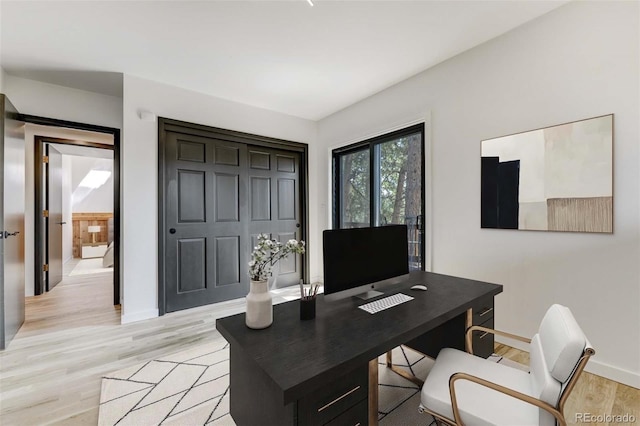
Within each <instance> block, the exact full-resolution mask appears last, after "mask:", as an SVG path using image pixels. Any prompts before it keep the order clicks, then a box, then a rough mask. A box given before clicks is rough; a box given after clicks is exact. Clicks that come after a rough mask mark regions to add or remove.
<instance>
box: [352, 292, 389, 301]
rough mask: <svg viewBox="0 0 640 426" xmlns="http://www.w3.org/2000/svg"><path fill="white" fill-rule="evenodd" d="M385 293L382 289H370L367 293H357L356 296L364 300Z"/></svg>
mask: <svg viewBox="0 0 640 426" xmlns="http://www.w3.org/2000/svg"><path fill="white" fill-rule="evenodd" d="M383 294H384V293H382V292H381V291H375V290H369V291H367V292H365V293H360V294H356V295H355V296H354V297H357V298H358V299H362V300H369V299H373V298H374V297H378V296H382V295H383Z"/></svg>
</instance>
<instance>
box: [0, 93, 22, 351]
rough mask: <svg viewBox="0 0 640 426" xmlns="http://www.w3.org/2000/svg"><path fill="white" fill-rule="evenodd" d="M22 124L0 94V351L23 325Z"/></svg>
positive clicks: (10, 105)
mask: <svg viewBox="0 0 640 426" xmlns="http://www.w3.org/2000/svg"><path fill="white" fill-rule="evenodd" d="M24 155H25V149H24V123H23V122H20V121H18V112H17V111H16V109H15V108H14V106H13V105H12V104H11V102H9V99H7V98H6V96H5V95H2V94H0V232H1V233H2V238H0V349H4V348H5V347H6V346H7V345H8V344H9V342H10V341H11V339H13V337H14V336H15V335H16V333H17V332H18V330H19V329H20V326H21V325H22V323H23V322H24V194H25V192H24V190H25V187H24V174H25V169H24V165H25V163H24Z"/></svg>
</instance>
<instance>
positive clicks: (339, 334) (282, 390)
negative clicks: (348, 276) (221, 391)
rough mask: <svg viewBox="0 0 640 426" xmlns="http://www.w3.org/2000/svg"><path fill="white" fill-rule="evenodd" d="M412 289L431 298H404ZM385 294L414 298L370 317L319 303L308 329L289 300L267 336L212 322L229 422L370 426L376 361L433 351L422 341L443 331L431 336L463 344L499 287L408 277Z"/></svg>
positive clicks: (353, 306)
mask: <svg viewBox="0 0 640 426" xmlns="http://www.w3.org/2000/svg"><path fill="white" fill-rule="evenodd" d="M418 283H422V284H425V285H426V286H427V287H428V290H427V291H415V290H410V287H411V286H412V285H414V284H418ZM382 291H384V292H385V295H384V296H382V297H385V296H389V295H391V294H394V293H398V292H403V293H405V294H408V295H410V296H412V297H414V298H415V299H414V300H411V301H409V302H406V303H403V304H401V305H398V306H395V307H393V308H390V309H387V310H384V311H382V312H379V313H377V314H373V315H371V314H368V313H366V312H364V311H363V310H361V309H357V306H359V305H361V304H364V303H367V302H365V301H362V300H359V299H355V298H348V299H344V300H340V301H336V302H325V300H324V297H323V296H319V297H318V300H317V306H316V318H315V319H314V320H309V321H300V317H299V303H298V301H292V302H288V303H283V304H280V305H276V306H274V310H273V325H272V326H271V327H269V328H267V329H264V330H251V329H249V328H247V327H246V326H245V314H238V315H234V316H230V317H226V318H222V319H218V320H217V321H216V328H217V329H218V331H220V333H221V334H222V335H223V336H224V337H225V339H227V341H228V342H229V344H230V411H231V416H232V417H233V419H234V420H235V422H236V423H237V424H238V425H241V426H242V425H260V426H263V425H278V426H282V425H298V424H300V425H308V424H332V423H333V422H335V423H336V424H347V423H350V424H357V423H360V424H362V425H364V424H367V423H368V424H369V425H376V424H377V420H378V418H377V407H378V400H377V394H378V388H377V381H378V380H377V379H378V365H377V358H378V356H379V355H382V354H384V353H386V352H387V351H389V350H391V349H393V348H394V347H396V346H398V345H400V344H404V343H407V342H414V343H417V345H418V346H419V345H420V344H423V345H425V346H429V345H430V344H431V343H432V342H431V343H430V342H427V343H425V342H424V340H427V341H429V340H433V339H432V338H430V337H429V336H430V334H431V335H433V333H434V332H437V331H438V330H439V329H440V328H441V327H445V328H447V332H446V333H436V335H438V334H445V335H451V334H452V332H453V334H455V335H456V336H457V338H459V340H458V341H461V342H462V341H463V336H464V331H465V327H466V326H469V325H471V324H472V323H474V322H475V323H477V322H478V321H474V316H476V317H477V316H478V315H479V313H478V312H474V311H473V309H474V307H475V308H476V309H477V306H478V303H480V302H483V301H486V300H487V299H490V300H491V302H493V297H494V296H495V295H497V294H499V293H501V292H502V286H501V285H497V284H490V283H485V282H480V281H473V280H467V279H463V278H457V277H451V276H447V275H440V274H433V273H429V272H412V273H411V274H410V276H409V278H406V279H402V280H398V281H397V282H396V283H392V284H389V286H387V287H386V288H382ZM425 336H426V337H425ZM421 337H424V338H423V341H422V342H421V340H420V338H421ZM436 345H437V342H436ZM431 346H433V345H432V344H431ZM430 350H433V348H431V349H430ZM438 350H439V349H438ZM366 413H368V417H369V418H368V420H367V414H366ZM363 416H364V418H363Z"/></svg>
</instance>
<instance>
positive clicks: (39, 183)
mask: <svg viewBox="0 0 640 426" xmlns="http://www.w3.org/2000/svg"><path fill="white" fill-rule="evenodd" d="M24 119H25V122H27V123H32V124H35V125H36V126H33V127H34V128H37V129H38V130H37V131H36V132H35V133H33V134H34V135H35V136H33V140H34V190H35V191H34V192H35V199H34V211H35V212H37V214H36V215H34V216H35V220H34V254H35V256H34V261H35V262H34V269H33V271H34V272H33V273H34V275H33V276H34V293H33V294H34V295H41V294H44V293H46V292H47V291H49V290H51V289H53V288H54V287H55V286H56V285H57V284H58V283H59V282H60V278H61V277H62V276H63V275H64V274H67V275H68V274H69V273H71V272H73V270H74V269H75V268H69V266H70V265H73V266H75V267H77V266H79V265H78V264H79V263H80V262H81V261H82V260H84V259H82V256H83V250H84V256H85V257H87V258H88V256H97V254H96V253H97V252H98V251H103V252H104V253H100V256H102V257H104V256H105V255H107V251H109V252H110V253H109V254H108V256H109V257H110V258H112V259H113V260H112V261H108V262H107V263H110V264H111V266H109V268H110V271H112V273H111V274H110V276H112V279H110V281H112V284H110V286H111V287H112V291H109V292H110V293H112V300H111V302H112V303H113V305H119V304H120V269H119V265H120V262H119V242H120V238H119V237H120V232H119V229H120V203H119V198H120V194H119V192H120V188H119V185H120V184H119V182H120V176H119V152H120V150H119V143H120V137H119V134H120V131H119V130H118V129H111V128H105V127H101V126H93V125H86V124H82V123H75V122H67V121H60V120H55V119H48V118H42V117H33V116H24ZM45 126H46V127H45ZM41 129H43V130H42V131H40V130H41ZM78 130H79V131H80V132H78ZM65 131H70V132H72V133H73V134H74V136H73V139H72V138H69V139H66V138H63V137H51V136H38V133H49V134H55V135H59V134H61V133H64V132H65ZM83 132H84V133H83ZM83 134H86V135H92V136H93V137H92V138H90V139H88V140H96V139H97V140H100V141H101V142H86V141H84V140H82V136H83ZM100 135H103V136H100ZM61 157H62V158H66V160H67V163H69V162H71V160H70V159H72V158H78V159H79V158H86V159H89V160H88V161H89V162H93V163H95V162H96V161H102V162H103V163H108V165H106V166H105V165H104V164H103V167H93V166H91V165H87V164H85V165H84V169H85V173H84V176H80V175H79V174H78V173H76V180H75V188H74V190H75V191H73V192H75V193H74V194H73V195H74V196H75V198H76V201H77V202H78V204H81V201H82V198H83V197H85V198H86V197H87V196H89V193H91V192H93V197H91V196H90V197H89V198H94V199H95V198H96V197H95V194H96V193H100V192H102V197H97V198H98V199H101V198H104V196H105V193H104V191H100V190H99V187H101V186H104V184H105V183H106V181H105V182H101V183H100V184H99V185H97V186H98V187H97V188H93V187H92V186H96V177H100V176H99V175H101V174H102V176H103V177H104V175H105V174H108V175H109V176H108V179H107V180H109V183H108V185H107V187H109V188H110V189H111V190H110V191H109V194H108V195H106V197H107V198H109V200H104V199H102V202H103V204H104V203H105V201H106V202H107V204H110V208H109V209H108V210H111V211H110V212H90V213H92V215H93V216H96V215H97V216H100V217H89V218H87V217H80V218H78V217H77V214H74V213H73V212H72V211H71V210H70V208H69V206H70V204H69V200H67V206H68V207H67V208H66V216H65V217H63V216H62V214H61V212H60V211H59V210H60V209H59V205H60V204H61V202H60V196H59V195H55V190H54V194H52V193H51V191H49V189H50V188H49V186H50V185H51V184H53V183H55V182H56V181H58V182H59V181H61V180H62V175H63V173H62V172H61V171H60V167H59V166H60V162H61ZM105 157H107V158H105ZM91 158H93V160H91ZM101 168H106V169H109V170H100V169H101ZM79 169H80V170H82V167H80V168H79ZM93 169H96V170H94V172H93V173H91V176H88V175H89V173H88V172H89V171H91V170H93ZM101 172H105V173H101ZM106 172H108V173H106ZM85 177H86V178H87V180H86V181H85V182H82V180H84V178H85ZM98 180H99V179H98ZM81 183H82V184H81ZM54 186H56V185H54ZM57 187H58V188H59V187H60V186H59V185H57ZM105 188H106V187H105ZM103 189H104V188H103ZM67 198H70V197H67ZM56 200H57V201H56ZM80 216H82V215H80ZM81 219H86V220H85V222H84V223H83V222H81ZM89 226H91V227H92V229H88V228H89ZM74 228H77V229H76V232H75V234H76V235H74ZM89 231H92V232H89ZM59 240H62V241H66V244H63V243H62V242H61V241H59ZM111 243H113V244H111ZM91 245H93V247H92V246H91ZM110 245H111V248H110V247H109V246H110ZM63 248H64V249H63ZM109 248H110V250H109ZM59 253H62V256H60V255H59ZM62 259H64V260H69V259H72V261H70V262H67V265H66V267H65V266H63V261H62ZM100 260H102V259H100ZM94 263H96V265H98V263H102V262H101V261H100V262H97V261H94ZM83 266H86V265H83ZM98 266H100V268H86V267H82V268H81V269H84V273H86V272H87V269H89V270H91V269H104V270H106V269H107V268H102V266H101V265H98ZM65 269H66V271H65ZM76 272H78V271H76ZM76 279H77V277H76Z"/></svg>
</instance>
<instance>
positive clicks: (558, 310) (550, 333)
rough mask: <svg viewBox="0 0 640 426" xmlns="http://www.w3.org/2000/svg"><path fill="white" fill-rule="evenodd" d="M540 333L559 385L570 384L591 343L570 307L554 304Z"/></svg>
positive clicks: (552, 372) (551, 369)
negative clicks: (569, 381) (574, 371)
mask: <svg viewBox="0 0 640 426" xmlns="http://www.w3.org/2000/svg"><path fill="white" fill-rule="evenodd" d="M538 334H539V335H540V344H541V345H542V352H543V353H544V358H545V361H546V362H547V367H548V369H549V372H550V373H551V375H552V376H553V377H554V378H555V379H556V380H558V381H559V382H561V383H564V382H566V381H567V380H568V379H569V377H570V376H571V373H572V372H573V370H574V369H575V367H576V365H577V364H578V361H579V360H580V357H581V356H582V353H583V351H584V348H585V345H586V343H587V340H586V337H585V335H584V333H583V332H582V329H581V328H580V326H579V325H578V323H577V322H576V320H575V318H573V315H572V314H571V311H570V310H569V308H567V307H566V306H562V305H552V306H551V307H550V308H549V310H548V311H547V313H546V314H545V315H544V318H542V322H541V323H540V329H539V330H538Z"/></svg>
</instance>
